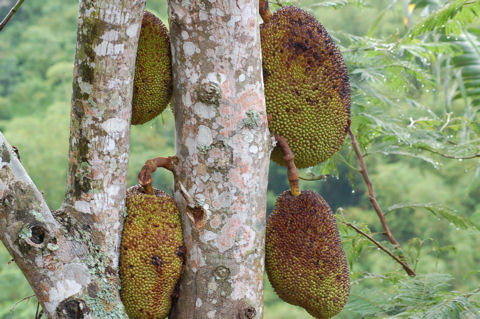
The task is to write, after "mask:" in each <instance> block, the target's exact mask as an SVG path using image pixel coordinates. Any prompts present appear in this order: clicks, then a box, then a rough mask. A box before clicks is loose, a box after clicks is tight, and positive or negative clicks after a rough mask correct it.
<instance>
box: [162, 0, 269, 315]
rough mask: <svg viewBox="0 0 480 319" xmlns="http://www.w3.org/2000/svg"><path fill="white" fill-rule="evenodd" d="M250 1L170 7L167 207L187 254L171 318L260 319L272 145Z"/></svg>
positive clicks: (178, 2)
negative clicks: (171, 193) (171, 185)
mask: <svg viewBox="0 0 480 319" xmlns="http://www.w3.org/2000/svg"><path fill="white" fill-rule="evenodd" d="M257 3H258V1H254V0H226V1H221V2H211V1H200V0H192V1H189V2H185V1H182V0H170V1H169V18H170V32H171V33H170V34H171V44H172V57H173V74H174V101H175V103H174V110H175V118H176V132H177V140H176V156H177V159H178V161H177V162H176V165H175V189H176V192H175V199H176V201H177V204H178V205H179V207H180V210H181V211H182V213H183V228H184V238H185V244H186V247H187V261H186V267H185V270H184V275H183V278H182V281H181V285H180V298H179V300H178V303H177V304H176V307H175V309H174V312H173V315H172V317H173V318H181V319H187V318H188V319H193V318H262V316H263V274H264V239H265V237H264V233H265V212H266V191H267V177H268V164H269V157H270V151H271V148H272V141H271V139H270V136H269V133H268V129H267V127H268V125H267V116H266V112H265V102H264V94H263V81H262V65H261V51H260V36H259V28H258V20H257V14H258V5H257ZM185 198H190V205H189V204H188V202H187V201H186V200H185ZM192 199H193V202H194V204H195V205H196V206H197V207H194V206H195V205H192Z"/></svg>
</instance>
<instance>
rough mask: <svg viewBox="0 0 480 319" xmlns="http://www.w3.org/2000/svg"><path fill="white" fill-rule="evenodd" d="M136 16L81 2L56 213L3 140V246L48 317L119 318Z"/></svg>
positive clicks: (106, 0)
mask: <svg viewBox="0 0 480 319" xmlns="http://www.w3.org/2000/svg"><path fill="white" fill-rule="evenodd" d="M143 8H144V0H132V1H126V0H81V1H80V11H79V19H78V21H79V22H78V34H77V36H78V37H77V51H76V56H75V64H74V65H75V70H74V80H73V97H72V112H71V117H72V120H71V136H70V154H69V155H70V156H69V172H68V183H67V193H66V197H65V201H64V204H63V205H62V208H61V209H60V210H59V211H57V212H55V213H54V214H52V213H51V212H50V210H49V209H48V207H47V205H46V203H45V201H44V200H43V198H42V196H41V194H40V193H39V191H38V190H37V189H36V187H35V185H34V184H33V183H32V181H31V180H30V178H29V177H28V175H27V173H26V172H25V171H24V170H23V167H22V166H21V164H20V162H19V161H18V159H17V158H16V157H15V155H14V153H13V152H12V149H11V147H10V146H9V145H8V143H7V142H6V141H5V140H4V138H3V136H2V135H0V238H1V239H2V241H3V243H4V244H5V246H6V247H7V249H8V250H9V252H10V254H11V255H12V256H13V258H14V260H15V262H16V263H17V265H18V266H19V267H20V269H22V271H23V272H24V274H25V277H26V278H27V279H28V281H29V282H30V284H31V286H32V288H33V290H34V291H35V293H36V295H37V297H38V300H39V302H40V304H41V305H42V308H43V310H44V312H45V313H46V314H47V316H48V317H49V318H126V315H125V312H124V309H123V306H122V303H121V302H120V298H119V294H118V288H119V280H118V276H117V264H118V248H119V243H120V234H121V230H122V222H123V214H124V198H125V181H126V173H127V164H128V157H129V151H128V150H129V128H130V114H131V107H130V103H131V102H130V101H131V95H132V85H133V75H134V65H135V56H136V49H137V42H138V35H139V31H140V26H141V19H142V14H143ZM52 125H55V123H52ZM45 129H48V127H46V128H45ZM45 147H48V145H46V146H45Z"/></svg>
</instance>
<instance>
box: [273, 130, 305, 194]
mask: <svg viewBox="0 0 480 319" xmlns="http://www.w3.org/2000/svg"><path fill="white" fill-rule="evenodd" d="M275 140H276V141H277V143H278V145H279V146H280V147H281V149H282V151H283V160H284V161H285V163H286V164H287V168H288V170H287V176H288V181H289V182H290V193H292V196H298V195H300V194H301V193H302V192H301V191H300V186H298V180H299V177H300V174H299V173H298V169H297V167H296V166H295V162H294V159H295V155H294V154H293V152H292V150H291V149H290V146H288V142H287V139H286V138H284V137H282V136H280V135H275Z"/></svg>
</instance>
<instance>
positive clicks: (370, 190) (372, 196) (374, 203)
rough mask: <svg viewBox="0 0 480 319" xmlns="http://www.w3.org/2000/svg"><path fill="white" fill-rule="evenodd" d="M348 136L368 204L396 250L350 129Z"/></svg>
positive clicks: (397, 244)
mask: <svg viewBox="0 0 480 319" xmlns="http://www.w3.org/2000/svg"><path fill="white" fill-rule="evenodd" d="M348 135H350V140H351V141H352V147H353V150H354V151H355V154H356V155H357V158H358V162H359V163H360V174H362V177H363V180H364V181H365V184H366V185H367V189H368V197H369V199H370V202H371V203H372V206H373V208H374V209H375V212H376V213H377V216H378V218H379V219H380V223H381V224H382V227H383V231H384V234H385V236H387V238H388V241H390V243H392V244H393V245H395V246H396V247H397V248H400V243H399V242H398V241H397V240H396V239H395V237H394V236H393V234H392V231H391V230H390V227H388V224H387V220H386V219H385V214H384V213H383V211H382V209H381V208H380V205H379V204H378V202H377V198H376V197H375V192H374V191H373V185H372V182H371V181H370V178H369V177H368V172H367V167H366V166H365V161H364V159H363V155H362V152H361V151H360V147H359V146H358V143H357V139H356V138H355V135H354V134H353V132H352V129H351V128H349V129H348Z"/></svg>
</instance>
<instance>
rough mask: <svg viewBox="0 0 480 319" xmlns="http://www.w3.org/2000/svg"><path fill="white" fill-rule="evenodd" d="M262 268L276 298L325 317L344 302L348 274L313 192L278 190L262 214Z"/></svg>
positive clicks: (326, 213) (325, 209) (331, 223)
mask: <svg viewBox="0 0 480 319" xmlns="http://www.w3.org/2000/svg"><path fill="white" fill-rule="evenodd" d="M265 268H266V271H267V275H268V278H269V280H270V283H271V284H272V286H273V288H274V290H275V292H276V293H277V294H278V295H279V297H280V298H281V299H283V300H284V301H285V302H288V303H290V304H293V305H297V306H301V307H303V308H305V310H307V311H308V312H309V313H310V314H311V315H312V316H314V317H316V318H319V319H325V318H331V317H333V316H334V315H336V314H337V313H339V312H340V311H341V310H342V308H343V306H344V305H345V303H346V302H347V299H348V295H349V292H350V278H349V272H348V266H347V259H346V257H345V252H344V250H343V247H342V241H341V239H340V235H339V232H338V228H337V224H336V222H335V218H334V216H333V214H332V211H331V209H330V207H329V206H328V204H327V202H325V200H324V199H323V198H322V197H321V196H320V195H319V194H317V193H315V192H312V191H303V192H302V193H301V194H300V195H298V196H292V195H291V194H290V191H286V192H284V193H283V194H282V195H280V197H279V198H278V199H277V202H276V203H275V209H274V211H273V212H272V213H271V214H270V216H268V218H267V227H266V248H265Z"/></svg>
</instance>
